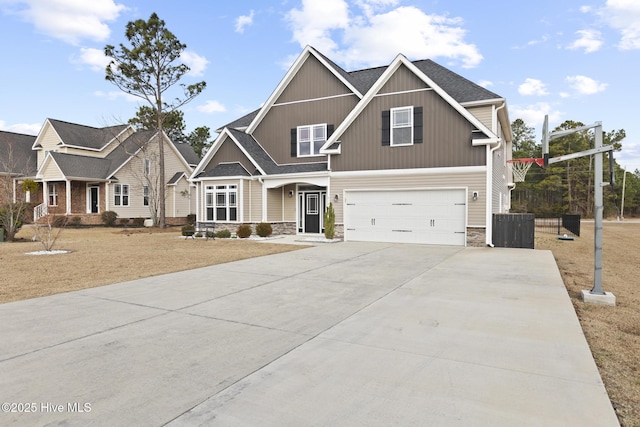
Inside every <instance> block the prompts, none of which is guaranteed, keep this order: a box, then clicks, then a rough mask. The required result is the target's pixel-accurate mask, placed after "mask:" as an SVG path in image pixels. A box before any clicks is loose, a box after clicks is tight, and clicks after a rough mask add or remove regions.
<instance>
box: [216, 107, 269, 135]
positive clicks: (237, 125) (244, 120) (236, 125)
mask: <svg viewBox="0 0 640 427" xmlns="http://www.w3.org/2000/svg"><path fill="white" fill-rule="evenodd" d="M259 112H260V108H258V109H257V110H254V111H252V112H250V113H249V114H247V115H245V116H242V117H240V118H239V119H236V120H234V121H232V122H231V123H228V124H226V125H224V126H222V128H220V129H218V131H221V130H222V129H224V128H230V129H244V128H247V127H249V125H250V124H251V122H252V121H253V119H255V118H256V116H257V115H258V113H259Z"/></svg>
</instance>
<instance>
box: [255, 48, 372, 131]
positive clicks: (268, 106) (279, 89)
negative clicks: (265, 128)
mask: <svg viewBox="0 0 640 427" xmlns="http://www.w3.org/2000/svg"><path fill="white" fill-rule="evenodd" d="M309 55H313V56H314V57H315V58H316V59H317V60H318V61H320V63H321V64H322V65H324V66H325V67H326V68H327V69H328V70H329V71H330V72H331V73H332V74H333V75H334V76H336V77H337V78H338V79H339V80H340V81H341V82H342V83H343V84H344V85H345V86H347V87H348V88H349V89H350V90H351V91H352V92H353V93H354V94H355V95H357V96H358V98H362V94H361V93H360V92H358V90H357V89H356V88H355V87H353V86H352V85H351V83H349V82H348V81H347V80H346V79H345V78H344V77H343V76H342V75H340V73H338V72H336V70H335V69H334V68H333V67H332V66H330V65H329V64H328V63H327V61H325V60H324V59H323V58H322V56H321V55H319V54H318V53H317V52H316V50H315V49H314V48H312V47H311V46H308V45H307V46H306V47H305V48H304V50H303V51H302V53H301V54H300V55H299V56H298V58H297V59H296V60H295V62H294V63H293V65H292V66H291V68H289V71H287V74H285V76H284V78H283V79H282V80H281V81H280V83H279V84H278V86H277V87H276V89H275V90H274V91H273V93H272V94H271V96H269V99H267V102H265V103H264V105H263V106H262V108H261V109H260V112H259V113H258V114H257V115H256V117H255V118H254V119H253V121H252V122H251V124H250V125H249V126H248V127H247V129H246V130H245V133H248V134H251V133H253V131H255V130H256V128H257V127H258V125H259V124H260V122H261V121H262V119H264V117H265V116H266V115H267V113H268V112H269V110H270V109H271V107H272V106H273V105H274V103H275V101H276V99H278V97H279V96H280V95H281V94H282V92H283V91H284V89H285V88H286V87H287V86H288V85H289V83H291V81H292V80H293V77H294V76H295V75H296V74H297V73H298V71H300V68H302V65H303V64H304V63H305V61H306V60H307V58H308V57H309Z"/></svg>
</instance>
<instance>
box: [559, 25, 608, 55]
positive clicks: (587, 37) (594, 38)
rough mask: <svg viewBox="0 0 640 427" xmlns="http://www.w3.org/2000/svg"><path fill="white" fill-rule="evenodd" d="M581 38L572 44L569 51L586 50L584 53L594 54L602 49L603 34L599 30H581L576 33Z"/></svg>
mask: <svg viewBox="0 0 640 427" xmlns="http://www.w3.org/2000/svg"><path fill="white" fill-rule="evenodd" d="M576 34H577V35H578V36H579V38H578V39H577V40H576V41H574V42H573V43H571V44H570V45H569V46H568V47H567V49H571V50H577V49H584V53H592V52H596V51H598V50H600V48H601V47H602V34H601V33H600V31H597V30H579V31H576Z"/></svg>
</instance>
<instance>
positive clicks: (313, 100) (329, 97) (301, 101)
mask: <svg viewBox="0 0 640 427" xmlns="http://www.w3.org/2000/svg"><path fill="white" fill-rule="evenodd" d="M347 96H354V94H353V93H343V94H340V95H331V96H323V97H322V98H313V99H301V100H299V101H289V102H281V103H278V104H273V105H272V107H282V106H285V105H294V104H306V103H308V102H315V101H324V100H326V99H336V98H344V97H347Z"/></svg>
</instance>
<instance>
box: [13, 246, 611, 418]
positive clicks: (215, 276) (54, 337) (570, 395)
mask: <svg viewBox="0 0 640 427" xmlns="http://www.w3.org/2000/svg"><path fill="white" fill-rule="evenodd" d="M0 325H2V329H1V330H0V400H1V401H2V402H7V403H10V404H11V403H14V404H15V405H13V406H9V407H7V406H6V405H4V404H3V412H2V413H0V425H3V426H8V425H21V426H22V425H24V426H37V425H78V426H84V425H108V426H114V425H122V426H124V425H136V426H161V425H166V424H169V425H172V426H173V425H175V426H192V425H213V426H218V425H219V426H305V425H314V426H358V425H362V426H375V425H379V426H389V425H399V426H408V425H434V426H469V425H474V426H514V425H517V426H527V425H531V426H534V425H535V426H548V425H553V426H581V427H583V426H616V425H618V422H617V419H616V416H615V414H614V411H613V408H612V406H611V403H610V402H609V399H608V396H607V393H606V391H605V389H604V386H603V384H602V381H601V379H600V376H599V374H598V371H597V369H596V366H595V363H594V361H593V358H592V356H591V353H590V351H589V348H588V346H587V343H586V341H585V339H584V336H583V334H582V331H581V328H580V325H579V323H578V320H577V318H576V315H575V312H574V310H573V307H572V305H571V302H570V300H569V297H568V295H567V292H566V290H565V288H564V286H563V284H562V280H561V278H560V274H559V272H558V269H557V267H556V265H555V262H554V259H553V257H552V255H551V253H550V252H548V251H532V250H524V249H497V248H495V249H490V248H466V249H462V248H455V247H434V246H413V245H393V244H371V243H368V244H365V243H356V242H347V243H337V244H321V245H317V246H315V247H311V248H307V249H302V250H299V251H294V252H289V253H284V254H278V255H272V256H267V257H262V258H257V259H251V260H244V261H239V262H234V263H229V264H224V265H218V266H212V267H207V268H201V269H197V270H190V271H186V272H181V273H174V274H167V275H163V276H158V277H154V278H149V279H142V280H136V281H132V282H127V283H120V284H115V285H112V286H105V287H100V288H94V289H89V290H84V291H78V292H72V293H68V294H62V295H55V296H51V297H46V298H38V299H33V300H27V301H21V302H15V303H8V304H3V305H0ZM7 408H8V409H10V410H16V411H18V412H6V409H7Z"/></svg>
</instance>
